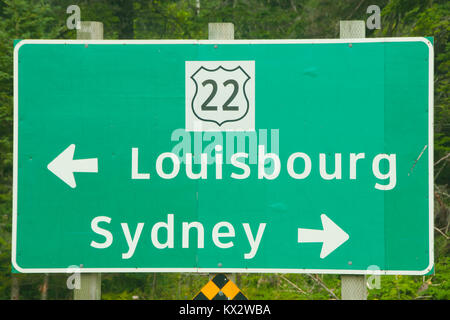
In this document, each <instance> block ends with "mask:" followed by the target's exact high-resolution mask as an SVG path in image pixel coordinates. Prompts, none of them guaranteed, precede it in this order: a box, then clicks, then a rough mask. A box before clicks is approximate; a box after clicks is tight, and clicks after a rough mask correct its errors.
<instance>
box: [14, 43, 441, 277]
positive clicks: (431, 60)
mask: <svg viewBox="0 0 450 320" xmlns="http://www.w3.org/2000/svg"><path fill="white" fill-rule="evenodd" d="M372 42H423V43H425V44H426V45H427V46H428V49H429V51H428V53H429V54H428V61H429V69H428V70H429V72H428V85H429V92H428V167H429V173H428V175H429V176H428V187H429V194H428V197H429V202H428V207H429V242H430V243H429V265H428V267H427V268H425V269H424V270H333V269H264V268H249V269H247V268H80V269H79V270H77V272H80V273H99V272H100V273H106V272H197V273H241V272H242V273H322V274H361V275H362V274H367V275H369V274H378V275H424V274H427V273H429V272H430V271H431V270H432V268H433V265H434V201H433V199H434V157H433V152H434V151H433V150H434V136H433V128H434V110H433V108H434V97H433V94H434V78H433V76H434V48H433V45H432V44H431V42H430V41H429V40H428V39H426V38H423V37H410V38H360V39H311V40H308V39H304V40H297V39H292V40H22V41H20V42H19V43H17V44H16V46H15V47H14V155H13V164H14V165H13V206H12V207H13V221H12V251H11V262H12V264H13V266H14V268H15V269H16V270H17V271H19V272H22V273H67V272H70V270H73V268H69V267H68V268H48V269H44V268H41V269H35V268H30V269H25V268H21V267H19V265H18V264H17V261H16V255H17V243H16V241H17V174H18V172H17V170H18V154H17V153H18V140H17V134H18V83H19V81H18V75H19V73H18V57H19V49H20V48H21V47H22V46H23V45H25V44H102V45H104V44H116V45H117V44H136V45H138V44H331V43H372Z"/></svg>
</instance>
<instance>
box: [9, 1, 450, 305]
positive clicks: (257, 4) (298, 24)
mask: <svg viewBox="0 0 450 320" xmlns="http://www.w3.org/2000/svg"><path fill="white" fill-rule="evenodd" d="M72 4H77V5H78V6H80V8H81V19H82V20H84V21H89V20H94V21H101V22H103V24H104V32H105V34H104V37H105V39H205V38H207V36H208V34H207V32H208V30H207V24H208V22H233V23H234V25H235V38H236V39H270V38H273V39H275V38H336V37H338V35H339V21H340V20H352V19H358V20H366V19H367V17H368V14H367V13H366V9H367V7H368V6H369V5H372V4H377V5H379V6H380V8H382V18H383V19H382V29H381V30H372V31H370V30H368V31H367V35H368V36H433V37H434V47H435V83H434V85H435V146H434V147H435V161H436V162H437V164H436V165H435V182H436V188H435V190H436V194H435V196H436V197H435V199H436V201H435V225H436V228H437V229H438V230H437V231H436V233H435V238H436V243H435V256H436V264H435V274H433V275H429V276H424V277H417V276H382V277H381V286H380V288H379V289H373V290H370V291H369V299H449V298H450V288H449V282H448V281H449V279H450V268H449V262H450V261H449V260H450V258H449V244H448V237H449V232H448V227H449V197H450V196H449V193H450V192H449V190H448V181H449V180H450V165H449V161H450V157H447V158H446V156H448V154H449V153H450V109H449V102H450V101H449V75H450V71H449V70H450V68H449V67H450V43H449V41H448V37H449V31H450V22H449V16H450V2H449V1H447V0H438V1H431V0H381V1H372V0H346V1H335V0H208V1H206V0H199V1H197V0H96V1H90V0H79V1H74V0H0V299H9V298H10V296H11V290H12V283H13V282H12V277H14V278H15V279H16V280H17V281H18V284H19V288H20V294H19V296H20V298H21V299H40V298H41V295H42V293H43V292H44V291H45V288H44V286H43V284H44V281H45V279H46V278H45V275H42V274H38V275H28V274H16V275H12V274H11V264H10V259H11V209H12V208H11V203H12V199H11V197H12V194H11V189H12V154H13V149H12V148H13V145H12V141H13V132H12V131H13V70H12V66H13V63H12V59H13V58H12V54H13V46H12V44H13V40H14V39H29V38H34V39H45V38H56V39H74V38H75V37H76V31H75V30H68V29H67V28H66V19H67V17H68V14H67V13H66V8H67V7H68V6H69V5H72ZM197 4H200V6H198V5H197ZM67 277H68V275H66V274H52V275H49V277H48V290H47V295H48V298H49V299H71V297H72V296H73V293H72V291H71V290H68V289H67V286H66V280H67ZM207 282H208V275H198V274H184V273H160V274H153V273H150V274H103V275H102V298H103V299H192V298H193V297H194V296H195V295H196V294H197V293H198V291H199V290H200V289H201V288H202V286H203V285H205V284H206V283H207ZM236 282H237V284H238V286H239V287H240V288H241V289H242V291H243V292H244V294H246V295H247V296H248V298H250V299H336V297H340V277H339V276H337V275H300V274H286V275H282V274H240V275H237V281H236Z"/></svg>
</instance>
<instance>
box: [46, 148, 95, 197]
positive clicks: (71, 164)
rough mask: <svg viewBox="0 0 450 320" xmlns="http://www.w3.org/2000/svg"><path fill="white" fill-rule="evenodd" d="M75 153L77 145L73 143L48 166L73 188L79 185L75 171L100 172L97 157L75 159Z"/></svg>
mask: <svg viewBox="0 0 450 320" xmlns="http://www.w3.org/2000/svg"><path fill="white" fill-rule="evenodd" d="M74 153H75V145H74V144H71V145H70V146H69V147H67V149H66V150H64V151H63V152H61V153H60V154H59V155H58V156H57V157H56V158H55V159H53V161H52V162H50V163H49V164H48V166H47V168H48V170H50V171H51V172H53V173H54V174H55V175H56V176H57V177H58V178H60V179H61V180H62V181H64V182H65V183H67V184H68V185H69V186H70V187H72V188H75V187H76V186H77V183H76V182H75V177H74V176H73V173H74V172H98V161H97V158H93V159H80V160H74V159H73V155H74Z"/></svg>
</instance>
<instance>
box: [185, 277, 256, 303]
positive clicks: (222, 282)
mask: <svg viewBox="0 0 450 320" xmlns="http://www.w3.org/2000/svg"><path fill="white" fill-rule="evenodd" d="M194 300H248V299H247V297H246V296H245V295H244V294H243V293H242V291H241V290H240V289H239V288H238V286H237V285H236V284H235V283H234V282H233V281H231V280H230V279H228V278H227V276H226V275H224V274H222V273H220V274H217V275H215V276H214V278H212V279H211V280H209V281H208V283H207V284H206V285H205V286H204V287H203V288H202V289H201V290H200V292H199V293H197V294H196V295H195V297H194Z"/></svg>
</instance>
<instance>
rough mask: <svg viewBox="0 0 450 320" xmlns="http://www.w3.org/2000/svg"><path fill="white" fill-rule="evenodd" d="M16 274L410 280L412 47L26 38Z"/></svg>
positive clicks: (421, 178) (421, 176) (19, 77)
mask: <svg viewBox="0 0 450 320" xmlns="http://www.w3.org/2000/svg"><path fill="white" fill-rule="evenodd" d="M14 84H15V86H14V88H15V89H14V90H15V95H14V107H15V109H14V203H13V239H12V263H13V266H14V268H15V269H16V270H17V271H19V272H46V273H48V272H67V271H68V270H74V268H78V271H79V272H220V273H226V272H277V273H278V272H296V273H306V272H307V273H339V274H371V273H372V274H373V273H376V272H379V273H380V274H425V273H428V272H430V270H431V269H432V267H433V200H432V199H433V180H432V179H433V46H432V44H431V42H430V41H429V40H427V39H425V38H378V39H377V38H374V39H351V40H269V41H267V40H248V41H247V40H242V41H239V40H237V41H216V40H211V41H209V40H208V41H172V40H171V41H138V40H136V41H107V40H106V41H95V40H86V41H84V40H83V41H82V40H80V41H59V40H24V41H20V42H18V43H17V44H16V46H15V50H14Z"/></svg>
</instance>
